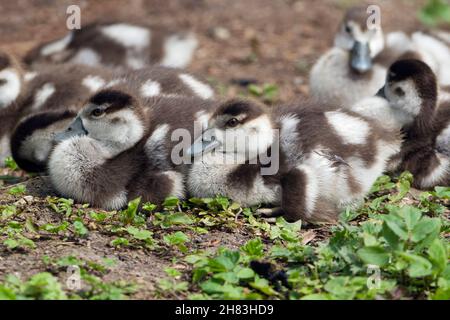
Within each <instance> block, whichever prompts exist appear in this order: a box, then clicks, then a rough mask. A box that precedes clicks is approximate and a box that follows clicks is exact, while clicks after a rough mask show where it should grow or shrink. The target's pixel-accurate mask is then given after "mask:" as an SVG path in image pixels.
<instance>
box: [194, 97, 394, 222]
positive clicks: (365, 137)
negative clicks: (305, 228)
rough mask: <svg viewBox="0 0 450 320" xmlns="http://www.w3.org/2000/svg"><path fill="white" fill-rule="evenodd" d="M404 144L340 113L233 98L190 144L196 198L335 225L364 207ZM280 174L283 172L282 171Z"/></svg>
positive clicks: (373, 125) (354, 116)
mask: <svg viewBox="0 0 450 320" xmlns="http://www.w3.org/2000/svg"><path fill="white" fill-rule="evenodd" d="M399 148H400V139H399V138H398V137H397V135H395V134H392V132H391V131H389V130H384V129H381V128H380V127H379V126H378V125H377V124H376V123H375V122H373V121H369V120H368V119H365V118H363V117H361V116H359V115H357V114H355V113H352V112H350V111H345V110H342V109H335V108H327V107H323V108H320V107H318V106H314V107H312V106H311V105H309V104H304V105H303V106H299V105H294V106H281V107H277V108H274V109H273V110H272V112H270V111H269V110H268V109H266V107H265V106H263V105H260V104H258V103H255V102H250V101H241V100H232V101H229V102H227V103H225V104H223V105H222V106H221V107H219V109H218V110H217V111H216V112H215V113H214V114H213V116H212V117H211V120H210V121H209V125H208V129H207V130H205V132H204V133H203V135H202V136H201V137H200V138H199V139H198V140H196V142H195V143H194V144H193V145H192V146H191V148H190V153H191V154H192V155H194V156H195V157H196V160H195V161H194V163H193V165H192V168H191V170H190V172H189V175H188V180H187V188H188V190H189V193H190V195H191V196H194V197H213V196H216V195H218V194H220V195H223V196H227V197H230V198H232V199H233V200H235V201H237V202H239V203H240V204H241V205H244V206H253V205H260V204H271V205H276V206H281V210H277V211H276V213H277V214H283V215H284V217H285V218H286V219H287V220H289V221H295V220H298V219H302V220H305V221H308V222H327V221H328V222H331V221H335V220H336V219H337V216H338V213H339V212H340V210H342V209H344V208H345V207H347V206H351V205H355V204H359V202H360V201H361V200H362V199H363V197H364V195H365V194H366V193H367V192H368V191H369V189H370V188H371V186H372V184H373V182H374V181H375V180H376V179H377V177H378V176H380V175H381V174H382V173H383V171H384V170H385V164H386V162H387V160H388V159H389V158H390V157H391V156H392V155H393V154H396V153H397V152H398V151H399ZM276 169H278V170H276Z"/></svg>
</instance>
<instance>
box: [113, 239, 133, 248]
mask: <svg viewBox="0 0 450 320" xmlns="http://www.w3.org/2000/svg"><path fill="white" fill-rule="evenodd" d="M129 244H130V242H129V241H128V239H126V238H116V239H114V240H112V241H111V245H112V246H113V247H119V246H127V245H129Z"/></svg>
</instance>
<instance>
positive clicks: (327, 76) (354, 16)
mask: <svg viewBox="0 0 450 320" xmlns="http://www.w3.org/2000/svg"><path fill="white" fill-rule="evenodd" d="M370 14H371V13H370V12H368V7H367V6H357V7H353V8H350V9H349V10H348V11H347V12H346V14H345V16H344V18H343V20H342V22H341V24H340V26H339V29H338V31H337V33H336V35H335V38H334V47H333V48H332V49H330V50H329V51H327V52H326V53H325V54H324V55H323V56H322V57H321V58H320V59H319V60H318V61H317V62H316V64H315V65H314V66H313V68H312V70H311V74H310V87H311V94H312V96H313V97H315V98H316V99H317V100H319V101H321V102H329V103H333V104H337V105H340V106H342V107H346V108H348V107H349V106H351V105H352V104H354V103H356V102H358V101H360V100H361V99H363V98H365V97H370V96H373V95H375V94H376V92H377V91H378V89H379V88H380V87H381V86H382V85H383V84H384V81H385V78H386V72H387V69H388V68H389V66H390V65H391V64H392V63H393V62H395V61H396V60H398V59H406V58H412V57H414V58H415V59H419V60H422V61H424V62H426V63H427V64H429V65H430V66H431V67H432V69H433V71H434V72H435V73H436V74H438V81H439V84H440V85H441V86H448V85H450V47H449V45H448V43H445V42H444V41H443V40H442V39H441V38H438V37H436V36H434V35H432V34H427V33H424V32H414V33H413V34H411V35H408V34H405V33H404V32H401V31H398V32H391V33H389V34H387V35H386V36H385V35H384V33H383V30H382V27H381V25H371V28H369V27H368V21H369V20H370V19H369V18H370Z"/></svg>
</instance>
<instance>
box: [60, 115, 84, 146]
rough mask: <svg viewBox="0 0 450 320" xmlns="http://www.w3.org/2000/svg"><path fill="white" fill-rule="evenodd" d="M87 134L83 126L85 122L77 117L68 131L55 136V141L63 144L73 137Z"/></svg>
mask: <svg viewBox="0 0 450 320" xmlns="http://www.w3.org/2000/svg"><path fill="white" fill-rule="evenodd" d="M87 134H88V132H87V130H86V129H85V128H84V126H83V121H82V120H81V118H80V117H76V119H75V120H74V121H73V122H72V123H71V124H70V126H69V127H68V128H67V129H66V130H64V131H62V132H59V133H57V134H56V135H55V138H54V141H55V142H61V141H64V140H67V139H69V138H71V137H76V136H84V135H87Z"/></svg>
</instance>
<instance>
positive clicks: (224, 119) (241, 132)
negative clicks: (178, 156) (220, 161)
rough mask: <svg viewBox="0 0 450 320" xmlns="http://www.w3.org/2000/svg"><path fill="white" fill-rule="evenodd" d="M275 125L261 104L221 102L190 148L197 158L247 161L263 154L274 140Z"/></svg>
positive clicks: (235, 101) (243, 101)
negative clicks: (209, 155) (212, 154)
mask: <svg viewBox="0 0 450 320" xmlns="http://www.w3.org/2000/svg"><path fill="white" fill-rule="evenodd" d="M273 129H274V125H273V122H272V120H271V117H270V114H269V112H268V110H267V109H266V107H265V106H264V105H261V104H258V103H256V102H251V101H246V100H231V101H228V102H226V103H224V104H223V105H222V106H220V107H219V109H218V110H217V111H216V112H215V113H214V114H213V115H212V116H211V118H210V121H209V122H208V128H207V129H206V130H205V131H204V132H203V134H202V136H201V137H200V138H198V139H197V140H196V141H195V142H194V143H193V145H192V146H191V147H190V149H189V151H188V153H189V154H190V155H192V156H198V155H201V154H206V153H209V152H212V151H214V152H215V153H216V154H219V155H221V154H225V155H231V156H235V157H236V159H238V160H239V159H241V160H250V159H254V158H256V157H257V156H258V155H259V154H262V153H265V152H266V151H267V150H268V148H270V147H271V145H272V143H273V141H274V131H273Z"/></svg>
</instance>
